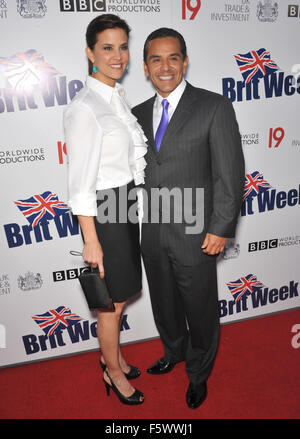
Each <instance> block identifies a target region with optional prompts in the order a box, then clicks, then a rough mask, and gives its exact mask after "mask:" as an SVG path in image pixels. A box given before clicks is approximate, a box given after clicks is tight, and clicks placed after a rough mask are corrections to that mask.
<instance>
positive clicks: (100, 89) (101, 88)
mask: <svg viewBox="0 0 300 439" xmlns="http://www.w3.org/2000/svg"><path fill="white" fill-rule="evenodd" d="M86 85H87V86H88V87H89V88H90V89H92V90H93V91H95V92H96V93H99V94H100V95H101V97H102V98H103V99H104V100H105V101H106V102H107V103H109V104H110V103H111V98H112V95H113V93H114V92H118V93H119V94H120V95H122V94H123V87H122V85H121V84H119V83H118V82H116V85H115V87H111V86H110V85H107V84H104V82H101V81H99V80H98V79H96V78H93V77H92V76H87V78H86Z"/></svg>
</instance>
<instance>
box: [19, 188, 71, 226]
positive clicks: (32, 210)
mask: <svg viewBox="0 0 300 439" xmlns="http://www.w3.org/2000/svg"><path fill="white" fill-rule="evenodd" d="M14 203H15V204H16V205H17V206H18V208H19V210H20V211H21V212H22V213H23V215H24V216H25V218H26V219H27V220H28V221H29V223H30V225H31V226H32V227H36V226H37V225H38V224H39V223H40V222H43V221H48V220H51V219H53V218H54V217H55V216H59V215H62V214H64V213H66V212H68V211H69V210H70V209H69V207H68V205H67V204H65V203H64V202H63V201H59V199H58V196H57V195H56V194H53V193H52V192H50V191H46V192H44V193H42V194H40V195H33V196H32V197H30V198H27V199H26V200H18V201H14Z"/></svg>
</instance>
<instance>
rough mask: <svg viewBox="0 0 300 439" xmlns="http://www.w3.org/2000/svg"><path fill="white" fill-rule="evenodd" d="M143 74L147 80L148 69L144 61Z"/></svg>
mask: <svg viewBox="0 0 300 439" xmlns="http://www.w3.org/2000/svg"><path fill="white" fill-rule="evenodd" d="M144 72H145V76H146V77H147V78H148V76H149V70H148V67H147V64H146V63H145V61H144Z"/></svg>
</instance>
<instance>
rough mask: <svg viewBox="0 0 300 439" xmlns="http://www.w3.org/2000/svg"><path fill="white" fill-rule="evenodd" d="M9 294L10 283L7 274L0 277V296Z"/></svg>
mask: <svg viewBox="0 0 300 439" xmlns="http://www.w3.org/2000/svg"><path fill="white" fill-rule="evenodd" d="M6 294H10V283H9V277H8V274H1V275H0V296H4V295H6Z"/></svg>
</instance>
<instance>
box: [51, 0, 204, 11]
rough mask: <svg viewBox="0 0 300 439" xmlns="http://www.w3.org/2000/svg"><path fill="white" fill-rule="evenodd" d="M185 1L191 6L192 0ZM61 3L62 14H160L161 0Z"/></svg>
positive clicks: (67, 1)
mask: <svg viewBox="0 0 300 439" xmlns="http://www.w3.org/2000/svg"><path fill="white" fill-rule="evenodd" d="M183 1H187V2H188V3H189V4H190V0H183ZM199 1H200V0H196V3H197V4H198V3H199ZM59 3H60V10H61V12H109V13H111V14H119V13H124V12H129V13H130V12H131V13H148V12H149V13H155V12H160V4H161V0H59Z"/></svg>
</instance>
